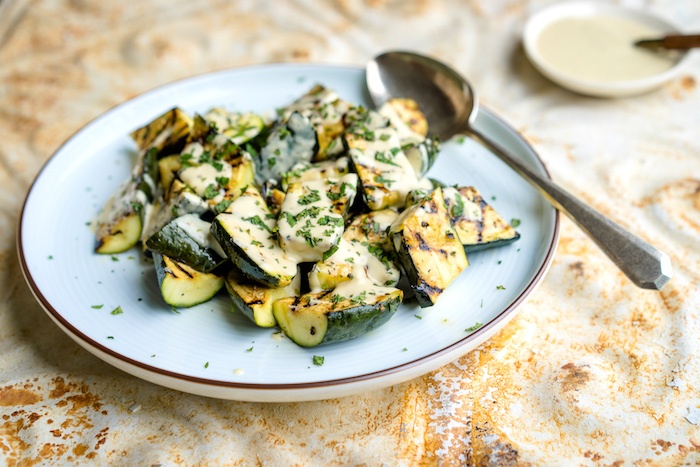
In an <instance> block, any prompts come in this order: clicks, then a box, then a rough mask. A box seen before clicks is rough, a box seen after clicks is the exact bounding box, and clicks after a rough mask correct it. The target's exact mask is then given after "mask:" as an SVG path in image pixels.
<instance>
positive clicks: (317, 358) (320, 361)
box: [313, 355, 325, 366]
mask: <svg viewBox="0 0 700 467" xmlns="http://www.w3.org/2000/svg"><path fill="white" fill-rule="evenodd" d="M324 361H325V357H321V356H320V355H314V358H313V362H314V365H316V366H323V362H324Z"/></svg>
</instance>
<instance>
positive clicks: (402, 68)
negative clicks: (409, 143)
mask: <svg viewBox="0 0 700 467" xmlns="http://www.w3.org/2000/svg"><path fill="white" fill-rule="evenodd" d="M367 87H368V89H369V92H370V95H371V96H372V100H373V101H374V103H375V104H377V105H378V104H381V103H382V102H384V101H386V100H388V99H390V98H391V97H398V96H405V97H410V98H412V99H414V100H415V101H416V102H418V105H419V106H420V109H421V111H422V112H423V114H425V116H426V118H427V119H428V122H429V125H430V131H431V133H433V134H435V135H437V136H438V137H439V138H440V139H441V140H442V141H447V140H449V139H450V138H452V137H453V136H454V135H456V134H458V133H460V132H463V131H464V128H465V127H466V126H468V125H471V124H473V123H474V120H475V119H476V114H477V111H478V106H479V104H478V99H477V97H476V94H475V93H474V90H473V89H472V88H471V86H470V85H469V83H468V82H467V81H465V80H464V79H463V78H462V77H461V76H460V75H459V74H458V73H456V72H455V71H454V70H453V69H452V68H450V67H448V66H447V65H444V64H442V63H440V62H437V61H435V60H433V59H431V58H428V57H425V56H423V55H418V54H415V53H411V52H390V53H385V54H382V55H379V56H378V57H376V58H375V59H374V60H372V61H370V62H369V63H368V64H367Z"/></svg>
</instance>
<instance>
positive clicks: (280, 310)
mask: <svg viewBox="0 0 700 467" xmlns="http://www.w3.org/2000/svg"><path fill="white" fill-rule="evenodd" d="M341 287H342V286H341ZM350 291H353V289H351V288H348V289H347V291H346V290H345V289H343V290H341V289H340V287H339V288H338V289H336V290H335V291H332V292H330V291H326V292H318V293H308V294H304V295H302V296H301V297H289V298H283V299H280V300H277V301H275V303H274V304H273V306H272V309H273V312H274V315H275V319H276V320H277V323H278V324H279V326H280V327H281V328H282V330H283V331H284V333H285V334H286V335H287V337H289V338H290V339H291V340H292V341H293V342H294V343H295V344H297V345H299V346H301V347H315V346H317V345H320V344H329V343H331V342H342V341H346V340H349V339H353V338H356V337H359V336H362V335H364V334H367V333H368V332H370V331H372V330H374V329H376V328H378V327H379V326H381V325H382V324H384V323H386V322H387V321H388V320H389V319H390V318H391V317H392V316H393V314H394V313H395V312H396V310H397V309H398V306H399V304H400V303H401V300H402V299H403V292H402V291H401V290H399V289H395V288H391V287H373V286H368V287H366V288H364V289H363V290H362V291H357V290H356V289H355V290H354V291H353V292H354V293H348V292H350Z"/></svg>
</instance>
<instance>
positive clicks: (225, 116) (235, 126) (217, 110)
mask: <svg viewBox="0 0 700 467" xmlns="http://www.w3.org/2000/svg"><path fill="white" fill-rule="evenodd" d="M204 118H205V119H206V120H207V121H208V122H209V123H211V124H212V125H214V126H215V127H216V130H217V131H218V132H219V133H222V134H224V135H226V137H228V138H229V139H230V140H231V141H233V142H234V143H236V144H238V145H239V146H240V145H242V144H244V143H247V142H248V141H250V140H251V139H253V138H255V137H256V136H258V134H260V132H261V131H262V130H263V128H265V121H264V120H263V118H262V117H261V116H260V115H257V114H254V113H250V112H247V113H241V112H228V111H227V110H225V109H223V108H221V107H214V108H213V109H211V110H210V111H209V112H207V113H206V114H205V115H204Z"/></svg>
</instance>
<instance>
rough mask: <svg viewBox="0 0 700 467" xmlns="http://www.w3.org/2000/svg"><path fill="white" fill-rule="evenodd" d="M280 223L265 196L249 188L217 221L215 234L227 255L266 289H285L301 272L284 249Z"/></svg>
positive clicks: (214, 226)
mask: <svg viewBox="0 0 700 467" xmlns="http://www.w3.org/2000/svg"><path fill="white" fill-rule="evenodd" d="M276 224H277V222H276V221H275V216H274V214H272V213H270V210H269V209H268V207H267V205H266V204H265V200H264V199H263V198H262V195H261V194H260V192H259V191H258V190H257V188H254V187H248V188H247V189H246V190H245V191H244V192H243V193H242V194H241V195H240V196H239V197H238V198H236V199H235V200H234V201H233V202H232V203H231V206H230V212H224V213H221V214H219V215H217V216H216V217H215V218H214V221H213V222H212V226H211V232H212V234H213V235H214V237H215V238H216V239H217V240H218V242H219V244H220V245H221V247H222V248H223V250H224V252H225V253H226V255H227V256H228V257H229V258H230V259H231V261H232V262H233V264H234V265H235V266H236V267H237V268H238V269H239V270H240V271H241V273H243V275H244V276H245V277H247V278H248V279H250V280H252V281H255V282H257V283H258V284H261V285H264V286H266V287H272V288H277V287H285V286H287V285H289V284H290V283H291V282H292V279H293V278H294V276H295V275H296V273H297V263H296V261H294V260H293V259H290V258H289V257H288V256H287V254H286V253H285V252H284V250H282V248H280V245H279V243H278V241H277V225H276Z"/></svg>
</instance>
